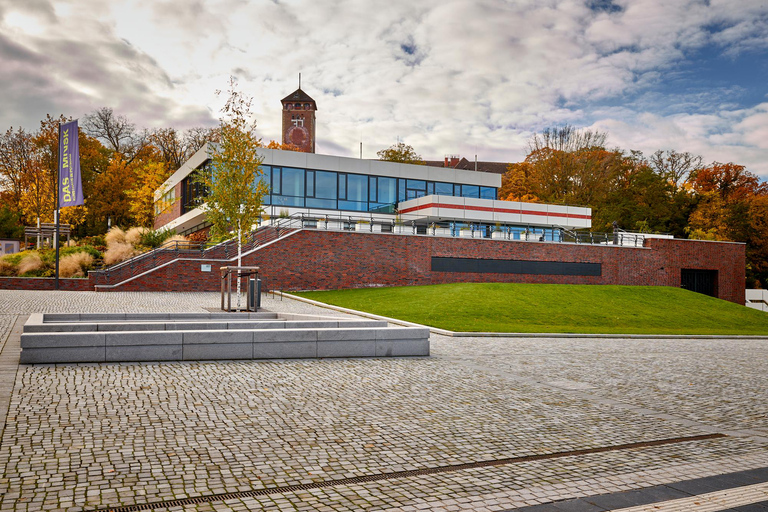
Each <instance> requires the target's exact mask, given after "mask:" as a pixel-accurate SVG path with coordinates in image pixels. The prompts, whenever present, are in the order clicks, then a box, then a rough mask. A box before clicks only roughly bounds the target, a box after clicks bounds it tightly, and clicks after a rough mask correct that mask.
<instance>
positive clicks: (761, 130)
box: [591, 103, 768, 177]
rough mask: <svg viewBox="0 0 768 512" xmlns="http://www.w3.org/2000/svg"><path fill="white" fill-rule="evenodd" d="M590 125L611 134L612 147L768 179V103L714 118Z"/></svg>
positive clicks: (648, 118)
mask: <svg viewBox="0 0 768 512" xmlns="http://www.w3.org/2000/svg"><path fill="white" fill-rule="evenodd" d="M617 114H620V115H617V116H611V117H607V118H606V119H602V120H600V121H598V122H596V123H594V125H592V126H591V128H593V129H597V130H601V131H607V132H608V133H609V138H608V143H609V145H611V146H618V147H621V148H625V149H637V150H640V151H643V152H644V153H646V154H651V153H653V152H654V151H656V150H657V149H665V150H666V149H674V150H676V151H688V152H690V153H694V154H699V155H702V156H703V157H704V161H705V162H707V163H709V162H714V161H717V162H734V163H737V164H740V165H745V166H746V167H747V169H748V170H749V171H750V172H753V173H755V174H759V175H762V176H763V177H766V176H768V161H766V155H768V103H762V104H760V105H757V106H755V107H754V108H750V109H743V110H726V111H720V112H717V113H715V114H710V115H698V114H678V115H675V116H667V117H662V116H658V115H655V114H650V113H644V114H639V115H638V114H634V113H632V112H617Z"/></svg>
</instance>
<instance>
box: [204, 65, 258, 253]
mask: <svg viewBox="0 0 768 512" xmlns="http://www.w3.org/2000/svg"><path fill="white" fill-rule="evenodd" d="M217 94H221V91H217ZM228 94H229V97H228V99H227V102H226V104H225V105H224V107H223V108H222V109H221V112H222V114H223V116H222V118H221V120H220V126H219V136H220V139H219V140H220V142H219V143H218V145H217V146H216V150H215V151H213V153H212V154H211V160H210V165H209V166H208V169H207V172H201V173H200V174H199V175H198V180H199V182H200V183H201V184H202V185H203V186H204V187H205V188H206V189H207V197H206V199H205V201H206V202H205V210H206V214H207V217H208V221H209V222H210V223H211V224H212V226H211V235H212V236H214V237H227V238H228V237H229V233H230V232H231V231H233V230H237V231H238V233H239V237H238V238H239V241H240V242H241V243H242V242H243V241H244V238H245V234H246V233H247V232H248V231H250V227H251V226H252V225H253V224H256V222H257V220H258V217H259V215H260V213H261V199H262V196H263V195H264V194H265V193H267V192H268V189H267V185H266V184H265V183H263V182H262V181H261V180H260V179H259V178H260V176H261V175H262V173H263V172H262V170H261V167H260V166H261V162H262V157H261V156H259V153H258V151H257V150H258V148H260V147H261V140H260V139H259V138H258V137H257V136H256V122H255V121H251V120H250V118H251V101H252V98H250V97H246V96H244V95H243V94H242V93H241V92H239V91H238V90H237V89H236V83H235V80H234V79H233V78H230V81H229V91H228Z"/></svg>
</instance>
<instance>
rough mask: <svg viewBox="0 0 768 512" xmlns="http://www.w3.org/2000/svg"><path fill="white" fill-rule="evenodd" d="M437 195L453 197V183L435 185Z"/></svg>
mask: <svg viewBox="0 0 768 512" xmlns="http://www.w3.org/2000/svg"><path fill="white" fill-rule="evenodd" d="M435 194H437V195H439V196H452V195H453V183H440V182H438V183H435Z"/></svg>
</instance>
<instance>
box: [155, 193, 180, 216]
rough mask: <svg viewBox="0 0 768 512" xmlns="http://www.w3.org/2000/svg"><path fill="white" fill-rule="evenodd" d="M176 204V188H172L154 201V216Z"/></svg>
mask: <svg viewBox="0 0 768 512" xmlns="http://www.w3.org/2000/svg"><path fill="white" fill-rule="evenodd" d="M175 202H176V188H172V189H171V190H169V191H168V192H166V193H165V194H163V196H162V197H161V198H160V199H158V200H157V201H155V215H160V214H161V213H163V212H165V211H167V210H168V209H169V208H170V207H171V206H173V203H175Z"/></svg>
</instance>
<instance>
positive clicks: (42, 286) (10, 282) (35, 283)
mask: <svg viewBox="0 0 768 512" xmlns="http://www.w3.org/2000/svg"><path fill="white" fill-rule="evenodd" d="M55 282H56V280H55V279H54V278H52V277H0V290H54V289H55ZM59 289H60V290H67V291H77V292H83V291H88V290H90V291H93V283H92V282H91V280H90V279H69V278H68V279H59Z"/></svg>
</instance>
